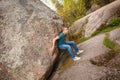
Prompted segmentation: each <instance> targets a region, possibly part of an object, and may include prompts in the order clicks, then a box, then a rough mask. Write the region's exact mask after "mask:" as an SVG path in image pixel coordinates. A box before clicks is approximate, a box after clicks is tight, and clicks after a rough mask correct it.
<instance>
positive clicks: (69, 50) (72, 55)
mask: <svg viewBox="0 0 120 80" xmlns="http://www.w3.org/2000/svg"><path fill="white" fill-rule="evenodd" d="M59 48H60V49H67V50H68V52H69V54H70V55H71V57H72V58H75V54H74V53H73V51H72V48H71V46H70V45H67V44H62V45H60V46H59Z"/></svg>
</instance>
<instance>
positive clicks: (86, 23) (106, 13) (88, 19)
mask: <svg viewBox="0 0 120 80" xmlns="http://www.w3.org/2000/svg"><path fill="white" fill-rule="evenodd" d="M116 16H120V0H116V1H114V2H112V3H110V4H108V5H106V6H104V7H102V8H100V9H98V10H96V11H95V12H93V13H91V14H88V15H87V16H85V17H83V18H81V19H79V20H77V21H75V22H74V24H73V25H72V26H71V27H70V32H71V33H72V34H78V33H79V34H80V33H81V34H82V35H83V36H85V37H90V36H91V35H92V33H94V32H95V31H97V30H99V29H102V28H104V27H105V26H106V25H108V24H109V22H110V20H111V19H113V18H114V17H116Z"/></svg>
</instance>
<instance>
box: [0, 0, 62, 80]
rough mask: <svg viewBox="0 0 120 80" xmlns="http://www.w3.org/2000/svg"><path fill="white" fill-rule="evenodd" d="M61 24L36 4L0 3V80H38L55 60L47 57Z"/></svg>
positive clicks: (23, 0) (35, 0)
mask: <svg viewBox="0 0 120 80" xmlns="http://www.w3.org/2000/svg"><path fill="white" fill-rule="evenodd" d="M62 24H63V20H62V19H61V17H60V16H58V15H57V14H56V13H54V12H53V11H52V10H50V9H49V8H48V7H46V6H45V5H44V4H43V3H42V2H41V1H40V0H7V1H6V0H0V80H6V79H7V80H8V79H9V80H42V79H45V78H46V77H47V76H48V75H49V74H50V72H51V70H52V66H53V64H54V62H55V59H56V57H57V52H55V55H54V56H51V55H50V54H49V48H51V46H52V45H51V44H52V39H53V37H54V36H55V35H56V34H57V33H58V31H59V29H60V27H61V25H62Z"/></svg>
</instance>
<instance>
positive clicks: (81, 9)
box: [52, 0, 114, 24]
mask: <svg viewBox="0 0 120 80" xmlns="http://www.w3.org/2000/svg"><path fill="white" fill-rule="evenodd" d="M112 1H114V0H63V4H60V3H59V1H58V0H52V2H53V4H54V5H55V7H56V8H57V13H58V14H59V15H61V16H62V17H63V18H64V19H65V20H66V21H68V22H69V23H70V24H72V23H73V22H74V21H76V20H78V19H80V18H82V17H83V16H85V14H86V11H87V10H89V9H90V8H91V6H92V5H93V4H98V5H101V6H103V5H105V4H108V3H110V2H112Z"/></svg>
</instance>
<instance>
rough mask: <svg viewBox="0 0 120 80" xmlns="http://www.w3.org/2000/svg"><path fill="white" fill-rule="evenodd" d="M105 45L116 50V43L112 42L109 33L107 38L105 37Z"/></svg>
mask: <svg viewBox="0 0 120 80" xmlns="http://www.w3.org/2000/svg"><path fill="white" fill-rule="evenodd" d="M103 43H104V45H105V46H106V47H108V48H110V49H112V50H116V45H115V43H114V42H112V41H111V40H110V39H109V35H106V37H105V39H104V42H103Z"/></svg>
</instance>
